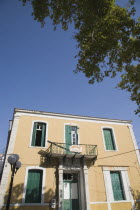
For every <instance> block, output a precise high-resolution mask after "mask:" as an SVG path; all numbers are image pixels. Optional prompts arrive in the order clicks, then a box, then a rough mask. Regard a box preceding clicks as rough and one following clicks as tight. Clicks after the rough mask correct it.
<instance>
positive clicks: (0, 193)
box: [0, 116, 20, 209]
mask: <svg viewBox="0 0 140 210" xmlns="http://www.w3.org/2000/svg"><path fill="white" fill-rule="evenodd" d="M19 118H20V117H19V116H15V117H14V120H13V126H12V130H11V135H10V140H9V145H8V150H7V154H8V155H7V156H6V160H5V164H4V170H3V175H2V180H1V185H0V209H1V208H2V206H3V204H4V196H5V193H6V189H7V183H8V176H9V172H10V164H9V163H8V162H7V158H8V156H9V154H11V153H13V150H14V145H15V139H16V134H17V129H18V123H19Z"/></svg>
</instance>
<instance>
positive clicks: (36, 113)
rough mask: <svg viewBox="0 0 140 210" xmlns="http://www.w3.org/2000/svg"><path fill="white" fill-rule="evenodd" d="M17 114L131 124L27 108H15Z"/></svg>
mask: <svg viewBox="0 0 140 210" xmlns="http://www.w3.org/2000/svg"><path fill="white" fill-rule="evenodd" d="M15 114H16V115H17V114H18V115H20V116H22V115H28V116H37V117H48V118H55V119H65V120H76V121H87V122H96V123H108V124H122V125H131V121H130V120H117V119H114V120H113V119H107V118H97V117H89V116H79V115H70V114H59V113H52V112H42V111H33V110H25V109H15Z"/></svg>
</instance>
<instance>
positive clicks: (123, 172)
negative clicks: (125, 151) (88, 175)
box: [103, 167, 133, 203]
mask: <svg viewBox="0 0 140 210" xmlns="http://www.w3.org/2000/svg"><path fill="white" fill-rule="evenodd" d="M113 171H114V172H115V171H117V172H120V177H121V182H122V187H123V191H124V197H125V200H115V199H114V193H113V188H112V182H111V173H110V172H113ZM103 174H104V182H105V189H106V197H107V201H108V202H110V203H120V202H132V200H133V196H132V194H131V191H130V182H129V178H128V173H127V168H126V167H103Z"/></svg>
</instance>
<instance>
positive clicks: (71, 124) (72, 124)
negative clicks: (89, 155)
mask: <svg viewBox="0 0 140 210" xmlns="http://www.w3.org/2000/svg"><path fill="white" fill-rule="evenodd" d="M65 125H70V126H77V127H78V128H79V129H80V127H79V125H78V124H74V123H64V141H63V142H64V144H65V143H66V139H65V134H66V132H65ZM79 129H77V134H78V144H80V134H79V131H78V130H79Z"/></svg>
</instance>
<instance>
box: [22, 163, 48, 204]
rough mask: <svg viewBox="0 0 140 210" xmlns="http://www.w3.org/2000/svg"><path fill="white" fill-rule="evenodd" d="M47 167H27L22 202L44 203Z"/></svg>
mask: <svg viewBox="0 0 140 210" xmlns="http://www.w3.org/2000/svg"><path fill="white" fill-rule="evenodd" d="M45 173H46V169H44V168H42V167H38V166H30V167H27V168H26V175H25V182H24V183H25V184H24V191H23V199H22V202H23V203H25V204H33V203H34V204H39V203H44V188H45Z"/></svg>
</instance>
